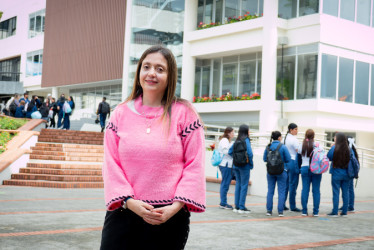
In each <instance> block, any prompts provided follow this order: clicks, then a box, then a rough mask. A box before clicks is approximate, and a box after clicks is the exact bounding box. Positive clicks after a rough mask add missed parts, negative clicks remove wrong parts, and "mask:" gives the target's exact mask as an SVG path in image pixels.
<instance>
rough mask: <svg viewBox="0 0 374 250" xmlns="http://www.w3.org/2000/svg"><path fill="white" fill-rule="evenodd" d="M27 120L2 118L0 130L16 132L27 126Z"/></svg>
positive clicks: (0, 118)
mask: <svg viewBox="0 0 374 250" xmlns="http://www.w3.org/2000/svg"><path fill="white" fill-rule="evenodd" d="M26 122H27V120H26V119H13V118H11V117H0V129H8V130H16V129H19V128H20V127H22V126H23V125H25V124H26Z"/></svg>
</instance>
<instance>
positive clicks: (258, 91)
mask: <svg viewBox="0 0 374 250" xmlns="http://www.w3.org/2000/svg"><path fill="white" fill-rule="evenodd" d="M261 67H262V61H261V60H259V61H258V62H257V89H256V91H257V94H259V95H261V79H262V77H261V72H262V68H261Z"/></svg>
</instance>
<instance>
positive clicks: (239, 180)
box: [229, 124, 253, 214]
mask: <svg viewBox="0 0 374 250" xmlns="http://www.w3.org/2000/svg"><path fill="white" fill-rule="evenodd" d="M243 142H244V143H245V146H246V149H247V150H246V153H247V157H248V158H247V159H248V161H247V163H246V164H245V165H244V166H235V163H233V168H234V173H235V180H236V184H235V209H234V210H233V211H234V212H235V213H236V212H238V213H240V214H243V213H246V214H248V213H250V212H251V210H249V209H248V208H246V207H245V200H246V198H247V192H248V182H249V177H250V171H251V169H253V153H252V147H251V142H250V140H249V127H248V126H247V125H245V124H243V125H241V126H240V127H239V133H238V138H236V141H235V143H234V145H233V146H232V147H231V148H230V150H229V154H230V155H233V154H235V153H236V152H235V148H236V146H235V144H237V145H238V143H243Z"/></svg>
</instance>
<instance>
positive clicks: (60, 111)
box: [57, 94, 65, 128]
mask: <svg viewBox="0 0 374 250" xmlns="http://www.w3.org/2000/svg"><path fill="white" fill-rule="evenodd" d="M64 103H65V95H64V94H62V95H61V96H60V99H59V100H58V102H57V110H58V118H57V128H60V127H61V126H62V125H63V124H62V119H63V118H64Z"/></svg>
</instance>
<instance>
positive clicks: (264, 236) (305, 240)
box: [0, 184, 374, 249]
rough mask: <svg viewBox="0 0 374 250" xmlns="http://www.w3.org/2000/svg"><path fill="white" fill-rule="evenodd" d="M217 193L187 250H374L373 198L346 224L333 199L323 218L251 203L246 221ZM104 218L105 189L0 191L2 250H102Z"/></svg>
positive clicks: (360, 201)
mask: <svg viewBox="0 0 374 250" xmlns="http://www.w3.org/2000/svg"><path fill="white" fill-rule="evenodd" d="M218 187H219V186H218V185H216V184H208V191H207V205H208V209H207V211H206V212H205V213H202V214H193V215H192V218H191V221H192V222H191V232H190V236H189V240H188V242H187V246H186V249H254V248H269V247H277V248H276V249H300V248H312V247H319V248H320V249H374V193H373V197H358V198H357V202H356V210H357V212H356V213H354V214H349V215H348V217H347V218H327V217H326V216H325V214H326V213H327V212H330V211H331V207H332V205H331V200H330V199H322V203H321V209H320V210H321V211H320V215H321V216H320V217H318V218H314V217H301V216H300V214H296V213H293V212H286V213H285V217H283V218H280V217H278V215H277V213H274V215H273V216H272V217H267V216H265V212H266V210H265V198H264V197H257V196H248V197H247V203H248V204H247V206H248V208H249V209H251V210H252V213H251V214H249V215H246V216H244V215H239V214H236V213H233V212H232V211H229V210H222V209H219V208H218V206H217V204H218V203H219V194H218V192H217V191H218ZM233 198H234V197H233V195H232V194H230V196H229V201H230V202H231V203H232V202H233ZM311 202H312V201H310V209H311ZM275 210H276V209H275ZM104 215H105V210H104V201H103V190H102V189H46V188H28V187H10V186H0V249H99V246H100V237H101V227H102V225H103V220H104ZM272 249H275V248H272Z"/></svg>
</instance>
